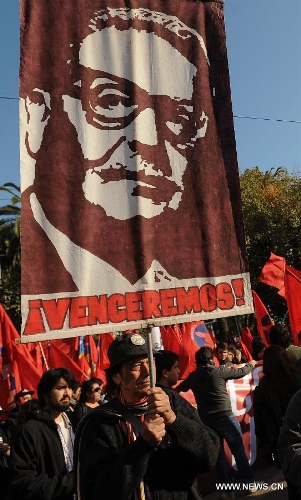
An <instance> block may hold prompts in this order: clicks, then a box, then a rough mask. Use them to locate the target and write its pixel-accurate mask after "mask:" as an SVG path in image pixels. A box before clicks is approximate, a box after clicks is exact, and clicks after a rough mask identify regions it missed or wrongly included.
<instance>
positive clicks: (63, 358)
mask: <svg viewBox="0 0 301 500" xmlns="http://www.w3.org/2000/svg"><path fill="white" fill-rule="evenodd" d="M60 366H63V367H65V368H67V369H68V370H70V371H71V372H72V373H73V375H74V377H75V378H76V380H79V381H80V382H83V381H84V380H86V379H87V378H89V377H87V375H86V373H85V372H83V371H82V370H81V368H80V367H79V365H78V364H77V363H76V362H75V360H73V359H72V358H71V357H70V356H67V355H66V354H65V353H64V352H63V351H62V350H61V349H59V347H58V346H57V345H56V343H55V341H51V342H49V368H59V367H60Z"/></svg>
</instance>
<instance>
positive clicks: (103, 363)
mask: <svg viewBox="0 0 301 500" xmlns="http://www.w3.org/2000/svg"><path fill="white" fill-rule="evenodd" d="M99 338H100V346H99V366H100V369H101V370H105V369H106V368H109V366H110V362H109V358H108V348H109V345H110V344H111V343H112V342H113V340H114V335H113V334H112V333H103V334H102V335H100V337H99Z"/></svg>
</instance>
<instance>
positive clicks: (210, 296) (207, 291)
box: [200, 283, 217, 312]
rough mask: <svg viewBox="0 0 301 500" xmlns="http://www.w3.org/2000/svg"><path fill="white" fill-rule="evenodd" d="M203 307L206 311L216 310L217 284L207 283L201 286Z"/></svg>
mask: <svg viewBox="0 0 301 500" xmlns="http://www.w3.org/2000/svg"><path fill="white" fill-rule="evenodd" d="M200 302H201V307H202V309H203V310H204V311H205V312H211V311H214V309H216V307H217V300H216V291H215V286H214V285H211V283H206V284H205V285H203V286H201V288H200Z"/></svg>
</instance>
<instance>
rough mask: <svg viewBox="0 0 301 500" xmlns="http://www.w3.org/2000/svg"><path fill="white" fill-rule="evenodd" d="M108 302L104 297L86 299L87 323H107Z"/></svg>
mask: <svg viewBox="0 0 301 500" xmlns="http://www.w3.org/2000/svg"><path fill="white" fill-rule="evenodd" d="M108 322H109V320H108V300H107V296H106V295H99V297H98V296H96V295H95V296H94V297H88V323H89V325H97V323H100V324H102V323H108Z"/></svg>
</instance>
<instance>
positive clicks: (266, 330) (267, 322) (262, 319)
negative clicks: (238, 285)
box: [251, 291, 274, 352]
mask: <svg viewBox="0 0 301 500" xmlns="http://www.w3.org/2000/svg"><path fill="white" fill-rule="evenodd" d="M252 293H253V300H254V309H255V316H256V321H257V330H258V334H259V336H260V337H261V338H262V339H263V341H264V343H265V345H266V346H268V345H270V329H271V327H272V326H273V325H274V320H273V319H272V318H271V316H270V314H269V312H268V310H267V308H266V307H265V305H264V304H263V302H262V301H261V299H260V298H259V297H258V295H257V293H256V292H254V291H252ZM251 352H252V350H251Z"/></svg>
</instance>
